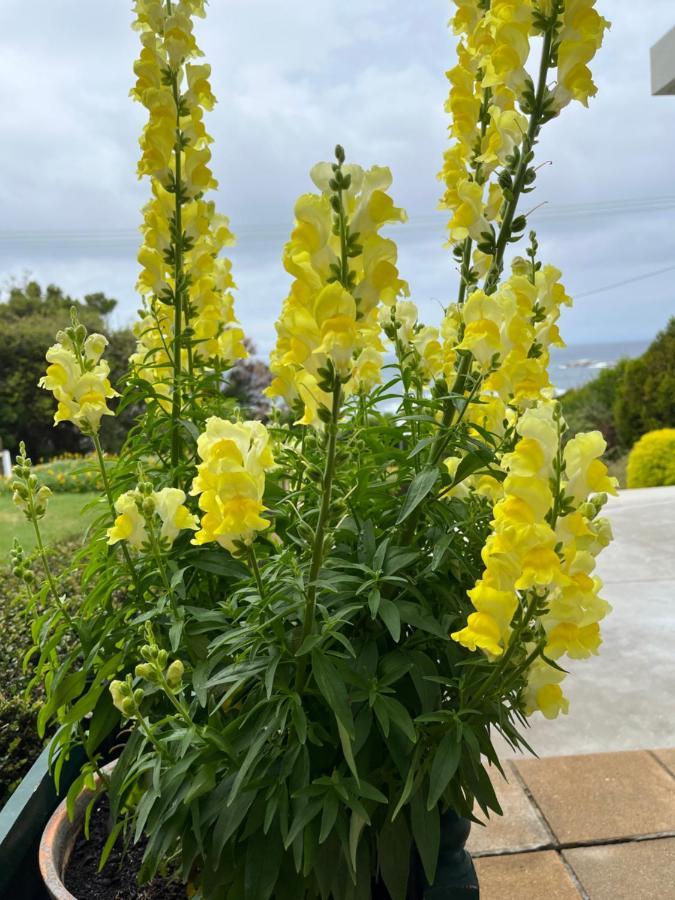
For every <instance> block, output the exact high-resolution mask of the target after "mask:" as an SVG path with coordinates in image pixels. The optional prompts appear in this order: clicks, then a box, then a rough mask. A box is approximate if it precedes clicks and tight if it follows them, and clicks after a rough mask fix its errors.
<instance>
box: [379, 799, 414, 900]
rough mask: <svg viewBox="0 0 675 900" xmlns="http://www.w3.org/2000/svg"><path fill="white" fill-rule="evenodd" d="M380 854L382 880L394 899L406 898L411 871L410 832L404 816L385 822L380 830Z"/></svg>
mask: <svg viewBox="0 0 675 900" xmlns="http://www.w3.org/2000/svg"><path fill="white" fill-rule="evenodd" d="M378 855H379V863H380V871H381V872H382V880H383V881H384V883H385V886H386V888H387V890H388V891H389V893H390V894H391V897H392V900H406V896H407V892H408V874H409V871H410V832H409V831H408V826H407V825H406V821H405V817H404V816H399V817H398V818H397V819H396V820H395V821H394V822H387V823H386V824H385V826H384V828H383V829H382V831H381V832H380V839H379V841H378Z"/></svg>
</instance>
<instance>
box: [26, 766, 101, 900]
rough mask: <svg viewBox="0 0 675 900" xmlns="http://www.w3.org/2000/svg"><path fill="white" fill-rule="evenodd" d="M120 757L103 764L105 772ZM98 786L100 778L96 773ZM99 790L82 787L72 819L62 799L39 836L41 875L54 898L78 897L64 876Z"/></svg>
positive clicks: (71, 898)
mask: <svg viewBox="0 0 675 900" xmlns="http://www.w3.org/2000/svg"><path fill="white" fill-rule="evenodd" d="M116 762H117V760H113V762H110V763H108V765H106V766H103V769H102V771H103V772H105V773H106V774H108V773H110V772H112V770H113V768H114V767H115V763H116ZM94 777H95V781H96V785H97V787H98V785H99V783H100V777H99V776H98V775H95V776H94ZM95 793H96V791H95V790H92V789H91V788H83V789H82V790H81V791H80V793H79V794H78V795H77V799H76V800H75V806H74V815H73V819H72V821H71V820H70V819H69V818H68V801H67V800H62V801H61V803H59V805H58V806H57V807H56V809H55V810H54V812H53V813H52V815H51V817H50V819H49V821H48V822H47V825H46V826H45V829H44V831H43V832H42V837H41V838H40V847H39V850H38V864H39V867H40V875H41V876H42V880H43V881H44V884H45V887H46V889H47V892H48V893H49V895H50V897H52V900H78V898H77V897H75V896H74V895H73V894H71V893H70V891H69V890H68V888H67V887H66V886H65V884H64V881H63V877H64V875H65V871H66V867H67V865H68V861H69V859H70V854H71V853H72V850H73V847H74V845H75V841H76V840H77V837H78V835H79V833H80V829H81V827H82V820H83V819H84V815H85V812H86V809H87V806H88V804H89V802H90V800H91V799H92V797H93V796H94V794H95Z"/></svg>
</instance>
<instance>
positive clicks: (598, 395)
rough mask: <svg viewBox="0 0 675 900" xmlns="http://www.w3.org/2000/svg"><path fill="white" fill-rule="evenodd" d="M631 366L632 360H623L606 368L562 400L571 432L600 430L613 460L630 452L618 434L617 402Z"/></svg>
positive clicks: (565, 395) (567, 393)
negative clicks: (618, 391)
mask: <svg viewBox="0 0 675 900" xmlns="http://www.w3.org/2000/svg"><path fill="white" fill-rule="evenodd" d="M628 363H629V360H626V359H622V360H620V361H619V362H618V363H617V365H616V366H614V367H613V368H611V369H604V370H603V371H602V372H600V374H599V375H598V376H597V377H596V378H594V379H593V380H592V381H589V382H588V384H585V385H583V386H582V387H579V388H573V389H572V390H569V391H567V392H566V393H565V394H563V396H562V397H561V398H560V399H561V403H562V408H563V413H564V416H565V421H566V422H567V424H568V425H569V427H570V431H571V432H575V433H576V432H579V431H596V430H597V431H601V432H602V435H603V437H604V438H605V440H606V441H607V456H608V457H609V458H610V459H612V458H615V457H618V456H620V455H621V453H623V452H624V450H625V449H627V448H625V447H624V446H623V444H622V442H621V440H620V439H619V435H618V434H617V429H616V422H615V419H614V402H615V400H616V395H617V389H618V385H619V383H620V381H621V378H622V377H623V373H624V370H625V368H626V366H627V365H628Z"/></svg>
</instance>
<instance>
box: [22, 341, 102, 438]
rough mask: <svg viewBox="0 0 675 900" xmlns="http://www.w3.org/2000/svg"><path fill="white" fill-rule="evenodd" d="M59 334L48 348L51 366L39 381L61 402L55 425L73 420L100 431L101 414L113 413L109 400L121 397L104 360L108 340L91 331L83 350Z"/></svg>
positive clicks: (92, 429)
mask: <svg viewBox="0 0 675 900" xmlns="http://www.w3.org/2000/svg"><path fill="white" fill-rule="evenodd" d="M59 336H60V337H61V340H60V341H58V342H57V343H56V344H53V345H52V346H51V347H50V348H49V350H47V354H46V358H47V362H48V363H49V365H48V367H47V372H46V374H45V375H43V377H42V378H41V379H40V381H39V382H38V384H39V386H40V387H41V388H44V389H45V390H47V391H51V392H52V393H53V394H54V398H55V399H56V400H57V402H58V407H57V410H56V413H55V415H54V423H55V424H58V423H59V422H72V423H73V424H74V425H77V427H78V428H79V429H80V430H82V431H85V432H87V433H89V432H97V431H98V429H99V428H100V425H101V419H102V417H103V416H112V415H114V414H113V411H112V410H111V409H108V405H107V401H108V400H110V399H112V398H113V397H118V396H119V394H118V393H117V391H115V390H114V389H113V388H112V386H111V384H110V380H109V378H108V376H109V375H110V367H109V366H108V363H107V362H106V361H105V360H104V359H101V355H102V353H103V351H104V350H105V348H106V346H107V344H108V341H107V340H106V338H105V337H103V335H101V334H91V335H89V337H88V338H87V339H86V341H85V344H84V347H83V352H82V353H80V352H79V351H78V350H76V348H75V346H74V344H73V342H72V340H70V339H69V338H68V337H67V336H66V335H65V334H63V333H60V335H59Z"/></svg>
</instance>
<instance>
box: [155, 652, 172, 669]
mask: <svg viewBox="0 0 675 900" xmlns="http://www.w3.org/2000/svg"><path fill="white" fill-rule="evenodd" d="M168 661H169V654H168V653H167V652H166V650H160V651H159V653H158V654H157V665H158V666H159V668H160V669H165V668H166V664H167V663H168Z"/></svg>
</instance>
